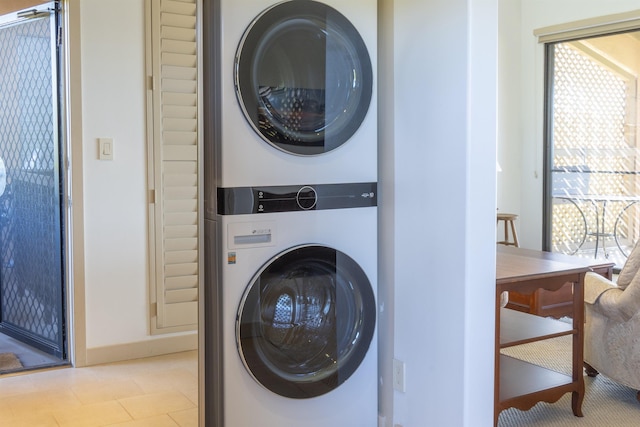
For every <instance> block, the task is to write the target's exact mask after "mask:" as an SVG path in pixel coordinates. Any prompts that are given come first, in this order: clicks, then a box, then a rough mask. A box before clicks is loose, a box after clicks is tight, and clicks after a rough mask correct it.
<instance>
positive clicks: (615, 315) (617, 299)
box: [585, 273, 640, 322]
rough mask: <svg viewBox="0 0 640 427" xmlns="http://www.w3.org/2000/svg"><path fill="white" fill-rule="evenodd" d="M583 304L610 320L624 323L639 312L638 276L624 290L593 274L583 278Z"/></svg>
mask: <svg viewBox="0 0 640 427" xmlns="http://www.w3.org/2000/svg"><path fill="white" fill-rule="evenodd" d="M585 302H586V303H588V304H591V305H593V308H594V310H596V311H598V312H600V313H602V314H603V315H604V316H606V317H608V318H610V319H611V320H616V321H621V322H626V321H628V320H629V319H631V318H632V317H633V316H634V315H635V314H636V313H637V312H638V310H640V274H638V275H636V277H634V279H633V280H632V281H631V283H630V284H629V286H628V287H627V288H626V289H620V288H619V287H617V286H616V285H615V284H613V282H611V281H609V280H607V279H605V278H604V277H602V276H599V275H597V274H595V273H587V275H586V276H585Z"/></svg>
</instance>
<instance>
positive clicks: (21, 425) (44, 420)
mask: <svg viewBox="0 0 640 427" xmlns="http://www.w3.org/2000/svg"><path fill="white" fill-rule="evenodd" d="M0 426H7V427H59V425H58V422H57V421H56V419H55V418H54V417H53V415H51V414H42V415H21V416H20V417H10V418H3V416H2V415H0Z"/></svg>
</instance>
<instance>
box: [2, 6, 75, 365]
mask: <svg viewBox="0 0 640 427" xmlns="http://www.w3.org/2000/svg"><path fill="white" fill-rule="evenodd" d="M53 53H54V48H53V46H52V40H51V20H50V18H40V19H33V20H29V21H27V22H24V23H20V24H18V25H13V26H9V27H3V28H0V158H1V159H2V160H3V162H4V165H5V168H6V188H5V190H4V193H3V194H2V195H1V196H0V314H1V319H0V320H1V321H2V322H1V323H0V330H2V331H3V332H5V333H10V335H13V336H15V335H16V334H17V335H19V337H18V338H23V340H25V341H26V342H29V343H31V344H33V343H34V342H35V343H37V344H38V346H39V347H45V348H43V349H45V350H47V351H49V352H51V353H53V354H56V353H58V354H60V353H61V352H62V350H61V345H62V331H63V318H62V313H63V307H62V304H63V291H62V289H63V281H62V250H61V242H62V239H61V226H60V224H61V222H60V194H61V191H60V185H59V182H60V180H59V167H58V166H59V161H58V159H59V154H58V137H57V124H56V121H57V120H56V104H55V99H56V96H55V91H56V84H55V83H54V72H53V67H52V60H53V59H54V58H52V54H53Z"/></svg>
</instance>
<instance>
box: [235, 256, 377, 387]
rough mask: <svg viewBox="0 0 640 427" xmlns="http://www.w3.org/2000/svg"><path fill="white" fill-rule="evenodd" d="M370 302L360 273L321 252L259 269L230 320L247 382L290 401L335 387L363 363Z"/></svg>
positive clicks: (279, 259)
mask: <svg viewBox="0 0 640 427" xmlns="http://www.w3.org/2000/svg"><path fill="white" fill-rule="evenodd" d="M375 317H376V311H375V297H374V294H373V290H372V287H371V284H370V282H369V280H368V279H367V276H366V274H365V273H364V271H363V270H362V269H361V268H360V266H359V265H358V264H357V263H356V262H355V261H354V260H353V259H351V258H350V257H348V256H347V255H345V254H344V253H342V252H340V251H337V250H335V249H332V248H328V247H324V246H300V247H296V248H292V249H290V250H289V251H286V252H284V253H281V254H279V255H278V256H276V257H275V258H274V259H273V260H271V261H270V262H268V263H267V264H265V266H264V268H263V269H262V270H261V271H259V272H258V273H257V274H256V275H255V276H254V278H253V280H252V281H251V283H250V284H249V286H248V287H247V290H246V292H245V294H244V297H243V300H242V304H241V306H240V309H239V313H238V322H237V328H236V333H237V334H236V335H237V340H238V349H239V351H240V356H241V358H242V360H243V362H244V365H245V367H246V368H247V369H248V371H249V372H250V374H251V375H252V376H253V378H254V379H255V380H256V381H258V383H260V384H261V385H263V386H264V387H266V388H267V389H269V390H271V391H273V392H274V393H277V394H279V395H282V396H286V397H291V398H310V397H314V396H319V395H322V394H324V393H327V392H330V391H331V390H334V389H335V388H337V387H339V386H340V384H342V383H343V382H344V381H346V380H347V379H348V378H349V377H350V376H351V374H353V373H354V372H355V371H356V370H357V369H358V366H359V365H360V363H361V362H362V360H363V359H364V357H365V355H366V353H367V350H368V349H369V345H370V343H371V339H372V337H373V333H374V329H375V321H376V320H375Z"/></svg>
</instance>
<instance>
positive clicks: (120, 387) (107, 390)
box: [71, 380, 144, 405]
mask: <svg viewBox="0 0 640 427" xmlns="http://www.w3.org/2000/svg"><path fill="white" fill-rule="evenodd" d="M71 390H73V392H74V393H75V395H76V396H77V397H78V399H79V400H80V401H81V402H82V403H83V404H85V405H86V404H89V403H97V402H106V401H109V400H118V399H122V398H125V397H133V396H140V395H142V394H144V391H143V390H142V388H141V387H140V386H139V385H138V384H137V383H136V382H135V381H133V380H117V381H95V382H93V383H90V384H82V385H77V386H74V387H72V388H71Z"/></svg>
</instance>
